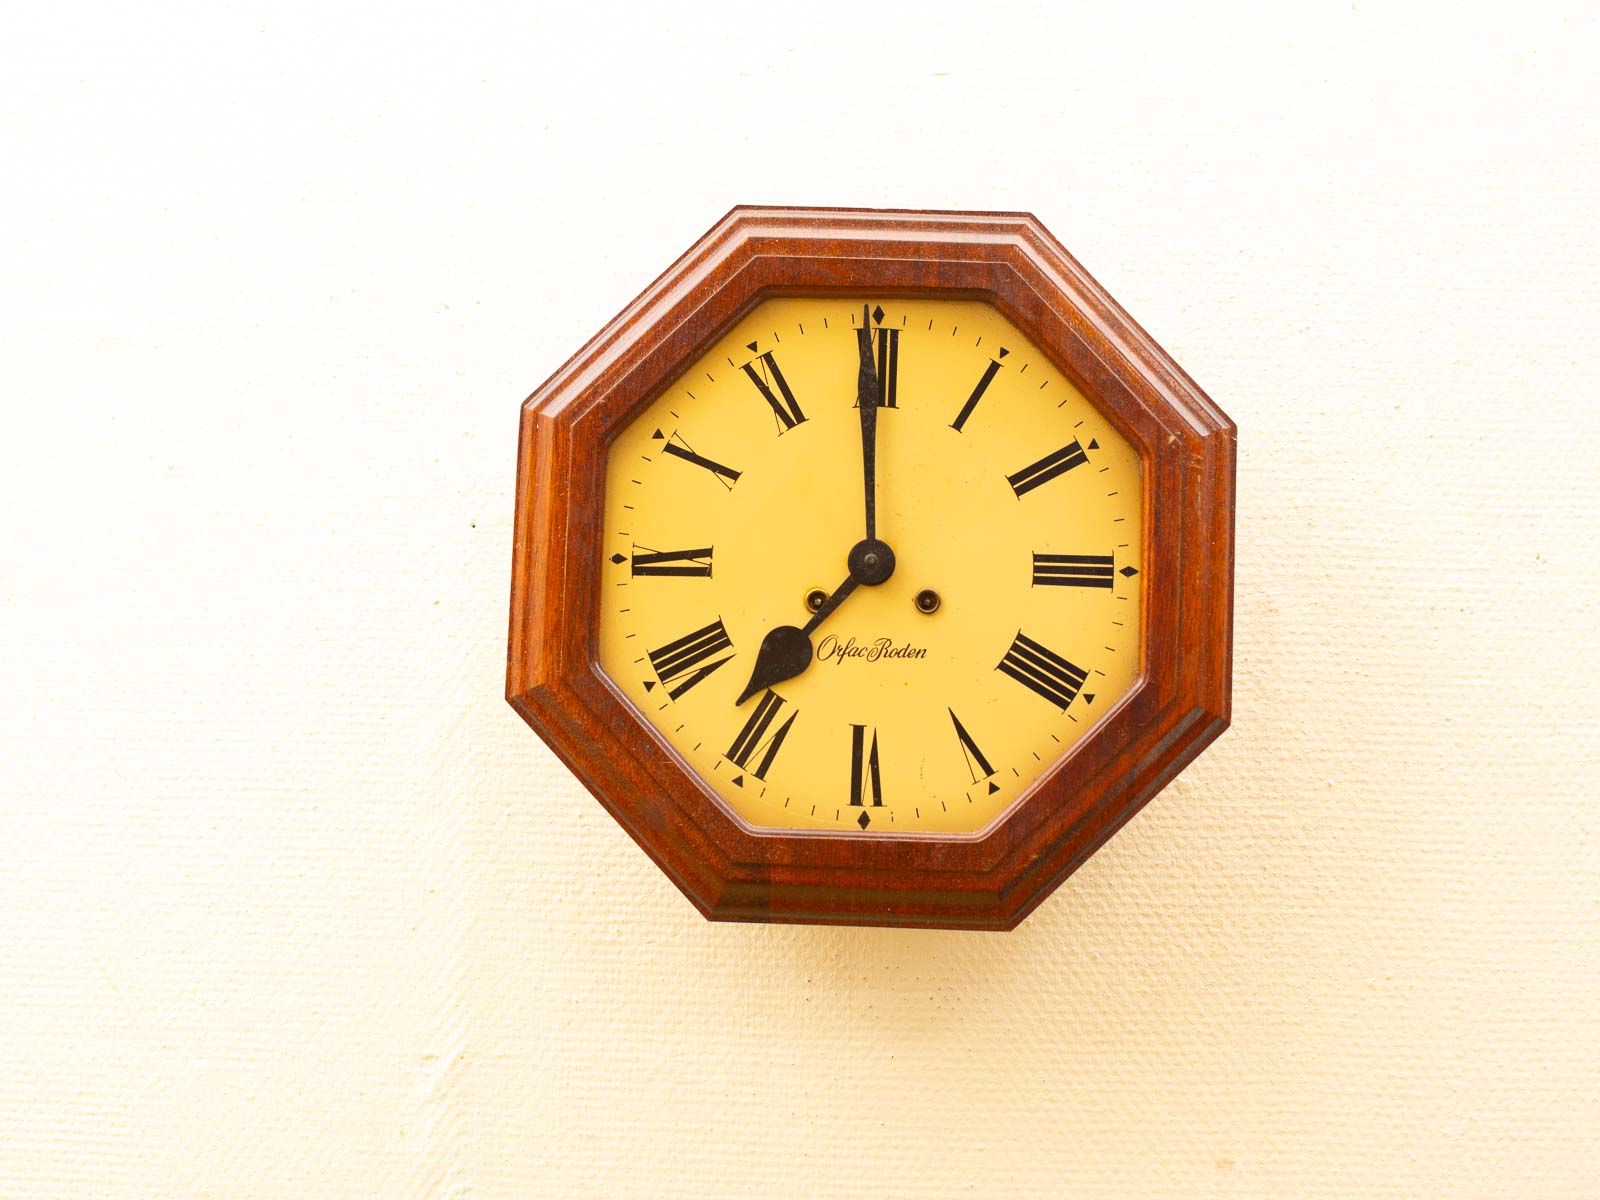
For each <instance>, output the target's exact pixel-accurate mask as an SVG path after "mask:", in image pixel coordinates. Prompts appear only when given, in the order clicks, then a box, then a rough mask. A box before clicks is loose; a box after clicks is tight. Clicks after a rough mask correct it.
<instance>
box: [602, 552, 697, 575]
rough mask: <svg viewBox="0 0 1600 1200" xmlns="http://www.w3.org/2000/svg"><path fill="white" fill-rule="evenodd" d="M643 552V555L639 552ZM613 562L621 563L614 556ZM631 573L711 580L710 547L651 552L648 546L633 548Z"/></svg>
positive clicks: (617, 557) (619, 557)
mask: <svg viewBox="0 0 1600 1200" xmlns="http://www.w3.org/2000/svg"><path fill="white" fill-rule="evenodd" d="M641 550H642V551H644V553H643V554H641V553H640V551H641ZM612 561H613V562H620V561H622V556H621V555H620V554H619V555H614V556H613V557H612ZM633 573H634V574H635V575H686V576H693V577H697V578H700V579H710V578H711V547H710V546H701V547H699V548H698V549H695V550H652V549H651V548H650V547H649V546H637V545H636V546H634V548H633Z"/></svg>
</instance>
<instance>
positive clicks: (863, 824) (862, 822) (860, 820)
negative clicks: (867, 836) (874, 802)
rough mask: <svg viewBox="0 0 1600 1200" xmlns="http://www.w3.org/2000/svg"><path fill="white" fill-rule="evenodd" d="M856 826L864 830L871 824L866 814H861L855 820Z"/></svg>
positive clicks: (870, 819)
mask: <svg viewBox="0 0 1600 1200" xmlns="http://www.w3.org/2000/svg"><path fill="white" fill-rule="evenodd" d="M856 824H857V825H859V826H861V828H863V829H865V828H866V827H867V826H868V825H871V824H872V818H871V817H869V816H867V814H866V813H862V814H861V816H860V817H858V818H857V819H856Z"/></svg>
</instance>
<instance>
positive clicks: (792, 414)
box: [743, 350, 806, 433]
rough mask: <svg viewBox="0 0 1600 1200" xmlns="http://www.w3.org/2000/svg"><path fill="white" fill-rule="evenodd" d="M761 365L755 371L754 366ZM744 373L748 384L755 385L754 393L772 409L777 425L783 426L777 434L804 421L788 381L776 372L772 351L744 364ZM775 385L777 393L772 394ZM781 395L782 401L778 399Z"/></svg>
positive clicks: (778, 371)
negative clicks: (748, 378) (758, 394)
mask: <svg viewBox="0 0 1600 1200" xmlns="http://www.w3.org/2000/svg"><path fill="white" fill-rule="evenodd" d="M757 363H760V364H761V369H760V370H759V371H758V370H756V364H757ZM743 369H744V373H745V374H746V375H748V376H749V377H750V382H751V383H753V384H755V385H756V391H758V392H760V393H761V398H762V399H763V400H765V401H766V402H767V405H768V407H769V408H771V409H772V415H773V416H774V417H776V418H777V419H778V424H779V425H781V426H783V428H782V429H780V430H778V432H779V433H786V432H788V431H789V430H791V429H793V428H794V427H795V426H796V425H799V424H800V423H801V422H803V421H804V420H805V419H806V415H805V413H803V412H801V411H800V405H799V404H798V403H796V402H795V398H794V393H793V392H791V391H790V390H789V381H788V380H787V379H785V378H784V377H783V372H782V371H780V370H778V360H777V359H775V358H773V357H772V351H771V350H768V351H767V352H766V353H765V354H760V355H757V356H756V357H755V358H753V359H752V360H751V361H749V362H747V363H745V364H744V368H743ZM774 385H776V387H777V389H778V392H777V394H774V393H773V390H772V388H773V386H774ZM779 395H781V396H782V397H783V399H782V400H780V399H779V398H778V396H779Z"/></svg>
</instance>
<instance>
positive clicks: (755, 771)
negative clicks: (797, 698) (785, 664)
mask: <svg viewBox="0 0 1600 1200" xmlns="http://www.w3.org/2000/svg"><path fill="white" fill-rule="evenodd" d="M782 707H783V697H782V696H780V695H778V693H777V692H774V691H773V690H772V689H771V688H768V689H767V690H766V692H765V693H764V694H763V695H762V697H761V699H760V701H758V702H757V704H756V707H755V710H754V711H753V712H752V713H751V714H750V719H749V720H748V721H746V722H745V723H744V728H743V729H741V730H740V731H739V736H738V737H736V738H734V739H733V745H731V746H729V747H728V755H727V757H728V761H729V762H731V763H733V764H734V765H735V766H738V767H741V768H743V769H744V770H746V771H748V772H749V773H750V774H752V775H754V776H755V777H756V778H757V779H765V778H766V777H767V771H768V769H769V768H770V767H771V766H772V760H773V759H774V758H776V757H778V751H779V750H780V749H782V747H783V739H784V738H786V737H788V736H789V729H790V728H791V727H792V726H793V725H794V719H795V718H796V717H797V716H799V715H800V714H799V713H798V712H793V713H790V714H789V719H788V720H787V721H785V722H784V723H783V724H782V725H780V726H778V728H777V729H775V730H773V731H772V732H771V733H768V732H767V731H768V729H769V727H770V726H771V725H772V723H773V722H774V721H775V720H776V719H777V717H778V710H779V709H781V708H782ZM758 754H759V755H761V756H762V757H761V760H760V762H759V763H758V765H756V766H754V767H752V766H751V765H750V760H751V759H752V758H754V757H755V756H756V755H758ZM733 782H734V783H736V784H739V785H740V786H743V778H742V777H741V778H739V779H735V780H734V781H733Z"/></svg>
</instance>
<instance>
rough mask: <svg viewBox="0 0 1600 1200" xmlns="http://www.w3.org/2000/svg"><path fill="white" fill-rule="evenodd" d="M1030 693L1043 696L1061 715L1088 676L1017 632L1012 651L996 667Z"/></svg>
mask: <svg viewBox="0 0 1600 1200" xmlns="http://www.w3.org/2000/svg"><path fill="white" fill-rule="evenodd" d="M995 670H997V671H1003V672H1005V674H1007V675H1009V676H1011V678H1013V679H1015V680H1016V681H1017V682H1018V683H1020V684H1022V686H1023V687H1025V688H1027V689H1028V690H1029V691H1031V692H1034V693H1036V694H1037V695H1039V696H1042V697H1043V698H1044V699H1046V700H1048V701H1050V703H1051V704H1054V705H1055V706H1056V707H1057V708H1059V709H1061V710H1062V711H1063V712H1065V711H1066V709H1067V706H1068V705H1069V704H1071V703H1072V701H1073V700H1074V699H1075V698H1076V697H1077V695H1078V689H1079V688H1081V687H1083V684H1084V681H1085V680H1086V679H1088V678H1089V672H1087V671H1085V670H1084V669H1083V668H1082V667H1079V666H1075V665H1074V664H1072V663H1070V662H1068V661H1067V660H1066V659H1064V658H1062V657H1061V656H1060V655H1059V654H1057V653H1056V652H1055V651H1053V650H1048V649H1046V648H1045V647H1044V646H1041V645H1040V644H1039V643H1038V642H1036V641H1034V640H1033V639H1032V638H1031V637H1029V636H1028V635H1027V634H1025V633H1023V632H1021V631H1020V630H1019V631H1018V632H1017V636H1016V639H1015V640H1014V641H1013V642H1012V643H1011V649H1009V650H1007V651H1006V656H1005V657H1004V658H1002V659H1001V660H1000V662H999V664H998V665H997V666H996V667H995Z"/></svg>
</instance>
